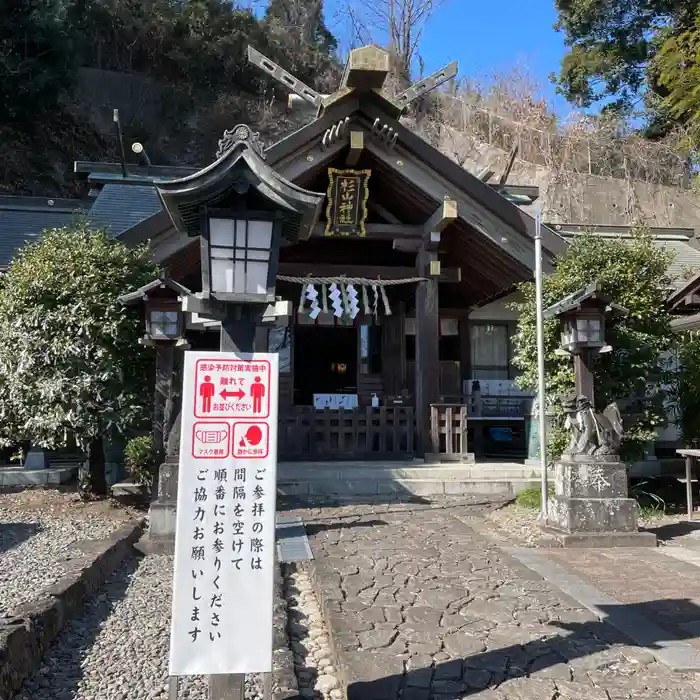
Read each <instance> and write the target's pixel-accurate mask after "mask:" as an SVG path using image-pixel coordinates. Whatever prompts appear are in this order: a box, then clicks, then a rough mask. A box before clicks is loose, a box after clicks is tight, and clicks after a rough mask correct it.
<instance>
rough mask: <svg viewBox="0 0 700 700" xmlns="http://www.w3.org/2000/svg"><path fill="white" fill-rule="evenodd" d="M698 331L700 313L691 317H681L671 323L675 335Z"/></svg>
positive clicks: (699, 327)
mask: <svg viewBox="0 0 700 700" xmlns="http://www.w3.org/2000/svg"><path fill="white" fill-rule="evenodd" d="M698 329H700V313H697V314H692V315H690V316H679V317H678V318H674V319H673V320H672V321H671V330H672V331H673V332H674V333H683V332H685V331H697V330H698Z"/></svg>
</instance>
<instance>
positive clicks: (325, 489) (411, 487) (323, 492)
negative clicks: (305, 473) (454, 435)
mask: <svg viewBox="0 0 700 700" xmlns="http://www.w3.org/2000/svg"><path fill="white" fill-rule="evenodd" d="M539 485H540V480H539V479H537V478H535V479H522V478H518V479H468V478H463V479H461V480H459V481H458V480H441V479H435V478H432V479H431V478H426V479H391V478H377V479H351V478H341V479H307V480H297V481H293V480H290V479H284V480H280V479H278V481H277V491H278V493H279V494H280V495H284V496H345V497H348V496H353V497H354V496H400V495H414V496H467V495H471V494H484V495H487V494H488V495H496V494H498V495H510V496H515V495H516V494H518V493H520V492H521V491H524V490H525V489H529V488H537V487H539Z"/></svg>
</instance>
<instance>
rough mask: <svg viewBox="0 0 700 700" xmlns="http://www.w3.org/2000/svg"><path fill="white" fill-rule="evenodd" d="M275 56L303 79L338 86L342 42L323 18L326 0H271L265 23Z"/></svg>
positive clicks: (324, 86)
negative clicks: (338, 57)
mask: <svg viewBox="0 0 700 700" xmlns="http://www.w3.org/2000/svg"><path fill="white" fill-rule="evenodd" d="M262 28H263V30H264V32H265V36H266V41H267V43H268V46H269V48H270V52H271V54H272V55H271V56H270V58H273V59H274V60H276V61H279V63H280V64H281V65H283V66H284V67H285V68H286V69H287V70H289V71H290V72H291V73H293V74H294V75H296V76H297V77H298V78H299V79H300V80H303V81H304V82H305V83H307V84H309V85H312V86H314V87H316V88H318V89H320V90H331V89H335V88H336V87H337V84H338V78H339V70H340V65H339V63H338V60H337V57H336V52H337V50H338V42H337V40H336V38H335V37H334V36H333V34H332V33H331V31H330V30H329V29H328V27H327V26H326V24H325V22H324V19H323V0H270V3H269V4H268V6H267V10H266V11H265V16H264V19H263V22H262Z"/></svg>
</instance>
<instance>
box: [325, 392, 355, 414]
mask: <svg viewBox="0 0 700 700" xmlns="http://www.w3.org/2000/svg"><path fill="white" fill-rule="evenodd" d="M357 406H358V402H357V394H314V408H316V409H319V410H320V409H323V408H335V409H339V408H357Z"/></svg>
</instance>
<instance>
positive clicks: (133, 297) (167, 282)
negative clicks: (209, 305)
mask: <svg viewBox="0 0 700 700" xmlns="http://www.w3.org/2000/svg"><path fill="white" fill-rule="evenodd" d="M163 287H167V288H168V289H170V290H172V291H173V292H174V293H175V294H176V295H177V296H180V297H187V296H190V295H191V294H192V292H191V291H190V290H189V289H187V287H185V286H183V285H181V284H180V283H179V282H176V281H175V280H173V279H170V277H158V278H157V279H154V280H153V281H152V282H149V283H148V284H144V285H143V287H139V288H138V289H136V290H134V291H133V292H128V293H127V294H123V295H122V296H120V297H119V298H118V299H117V301H119V303H120V304H123V305H124V306H133V305H134V304H138V303H139V302H141V301H144V300H145V299H148V297H149V296H151V293H152V292H155V291H156V290H160V289H162V288H163Z"/></svg>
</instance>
